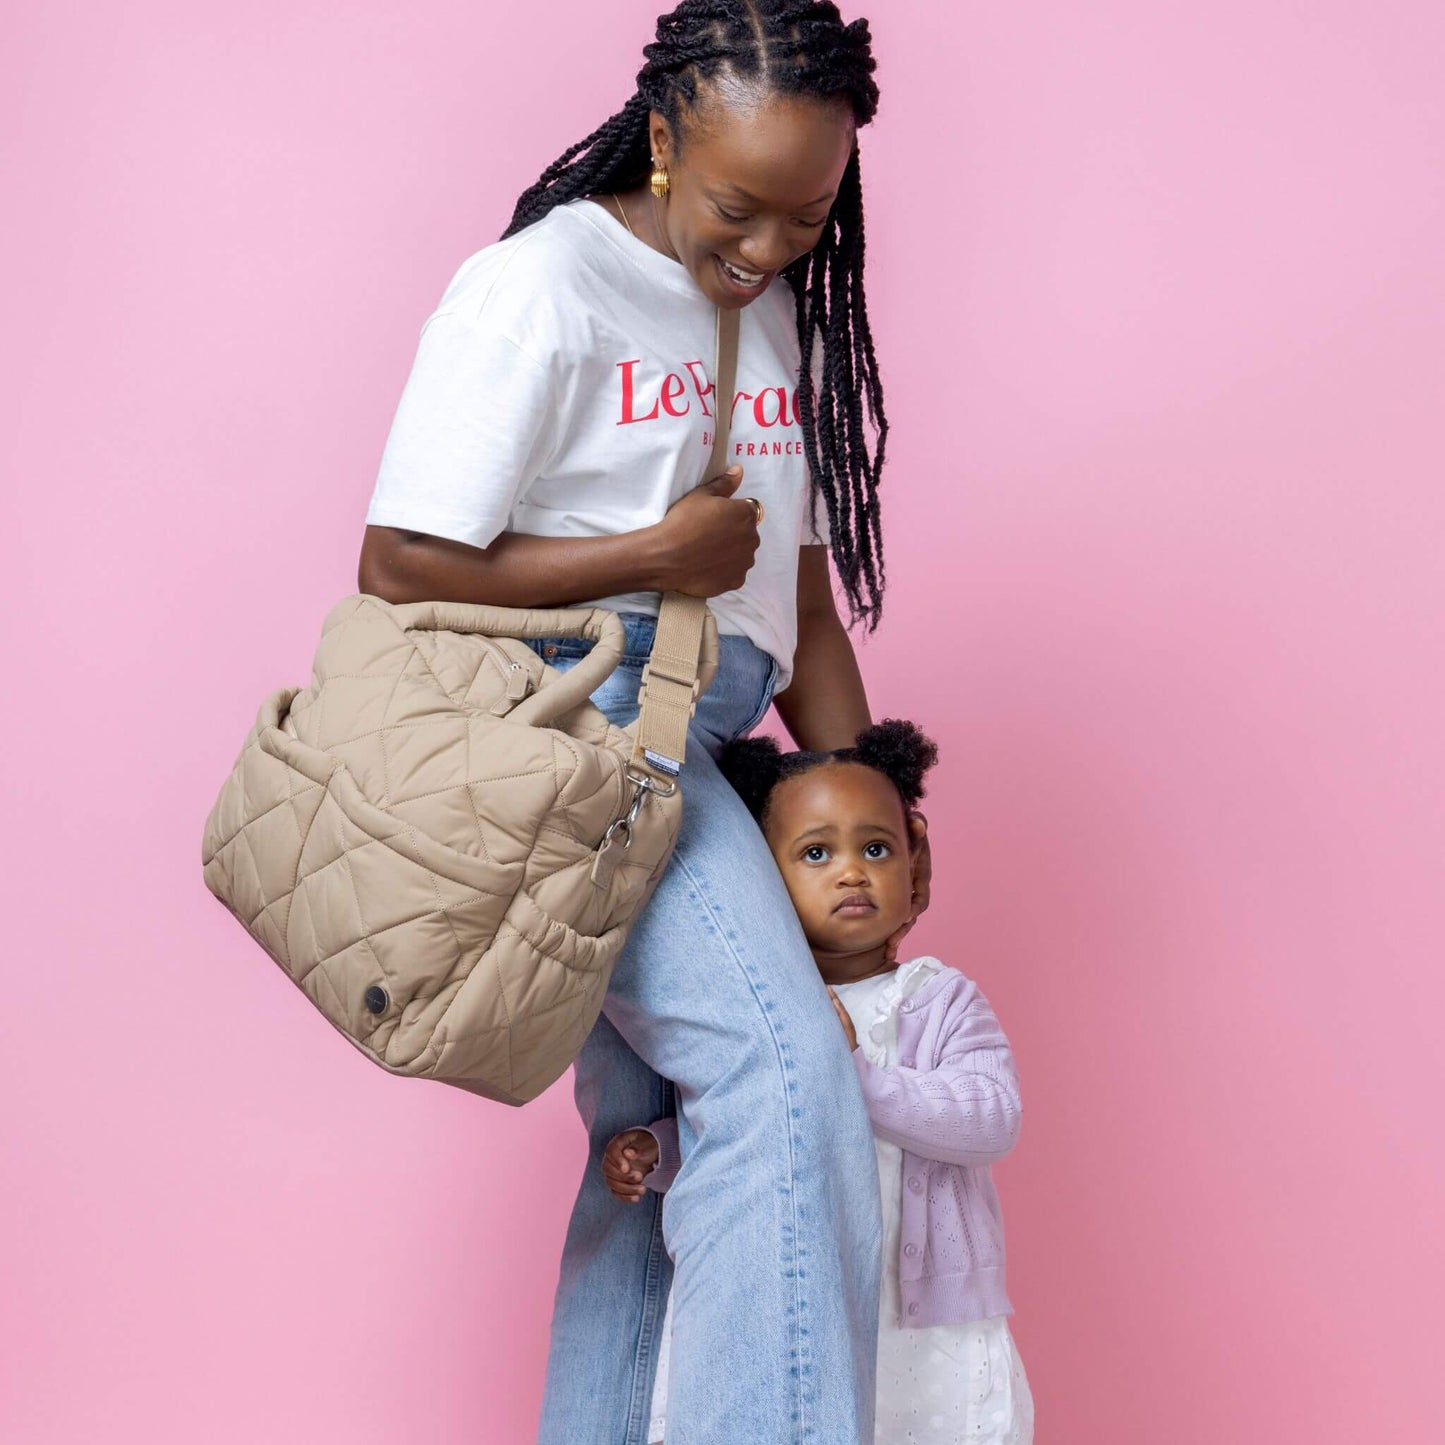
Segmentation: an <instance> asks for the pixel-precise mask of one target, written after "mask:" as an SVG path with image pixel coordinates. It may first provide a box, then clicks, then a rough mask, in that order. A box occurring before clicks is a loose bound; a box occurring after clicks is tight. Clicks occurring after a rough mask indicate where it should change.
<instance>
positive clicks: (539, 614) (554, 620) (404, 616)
mask: <svg viewBox="0 0 1445 1445" xmlns="http://www.w3.org/2000/svg"><path fill="white" fill-rule="evenodd" d="M388 611H389V613H390V615H391V620H392V621H393V622H394V623H395V624H396V625H397V627H399V628H400V629H401V630H402V632H403V633H405V632H408V631H409V630H410V629H412V628H419V629H421V630H422V631H427V632H470V633H477V634H479V635H481V636H483V637H504V638H505V637H517V638H524V637H588V638H591V639H592V642H593V646H592V647H591V649H590V650H589V651H588V652H587V655H586V656H585V657H583V658H582V659H581V660H580V661H579V662H578V663H577V665H576V666H575V667H570V668H568V669H567V671H566V672H564V673H562V674H561V676H559V677H558V678H557V679H556V680H555V681H554V682H553V683H552V685H551V686H550V687H544V688H542V689H541V690H540V691H538V692H534V693H533V694H532V695H531V696H530V697H528V698H526V699H524V700H523V701H522V702H520V703H518V704H517V706H516V707H515V708H513V709H512V711H511V712H510V713H509V714H508V718H509V719H510V720H511V721H512V722H517V723H522V724H524V725H526V726H528V727H544V726H546V725H547V724H548V723H550V722H551V721H552V720H553V719H554V718H558V717H561V716H562V714H563V713H565V712H570V711H571V710H572V709H573V708H575V707H580V706H581V705H582V704H583V703H584V702H586V701H587V699H588V698H589V697H591V696H592V694H593V693H594V692H596V691H597V689H598V688H599V687H601V686H602V684H603V683H604V682H606V681H607V679H608V678H609V677H611V676H612V674H613V672H614V671H615V670H616V668H617V664H618V663H619V662H621V661H622V654H623V651H624V650H625V648H626V646H627V635H626V633H625V632H624V631H623V629H622V620H621V618H619V617H618V615H617V614H616V613H615V612H612V611H609V610H608V609H607V608H606V607H559V608H553V609H549V610H536V609H533V608H519V607H493V606H491V605H490V604H488V603H475V602H444V601H437V602H404V603H400V604H397V605H394V606H390V607H388Z"/></svg>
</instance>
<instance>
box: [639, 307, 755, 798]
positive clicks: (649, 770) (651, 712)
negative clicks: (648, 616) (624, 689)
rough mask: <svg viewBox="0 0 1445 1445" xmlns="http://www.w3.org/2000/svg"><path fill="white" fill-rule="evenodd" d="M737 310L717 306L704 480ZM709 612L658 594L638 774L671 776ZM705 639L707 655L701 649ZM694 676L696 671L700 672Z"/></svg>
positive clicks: (712, 663)
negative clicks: (710, 426) (710, 432)
mask: <svg viewBox="0 0 1445 1445" xmlns="http://www.w3.org/2000/svg"><path fill="white" fill-rule="evenodd" d="M741 315H742V313H741V312H740V311H737V310H733V309H726V310H725V309H724V308H723V307H721V306H720V307H718V312H717V362H716V365H715V366H714V368H713V393H712V394H713V410H714V412H715V414H716V415H715V417H714V422H715V425H714V429H713V441H712V454H711V456H709V458H708V463H707V471H706V473H705V474H704V480H705V481H712V479H713V478H714V477H716V476H718V475H719V474H720V473H721V472H723V471H724V470H726V468H727V464H728V441H729V433H730V431H731V429H732V414H733V389H734V385H735V383H736V381H737V372H738V323H739V320H740V318H741ZM711 620H712V614H711V612H710V611H709V610H708V605H707V599H706V598H705V597H689V596H688V595H687V594H686V593H683V592H664V593H663V594H662V607H661V609H660V611H659V612H658V616H657V635H656V636H655V637H654V639H653V643H652V655H651V657H650V658H649V659H648V661H647V666H646V667H645V668H644V669H643V671H642V687H641V689H640V691H639V692H638V695H637V696H638V702H639V703H640V704H641V709H642V710H641V713H640V715H639V717H638V720H637V746H636V747H635V748H634V749H633V754H632V762H633V767H634V768H635V769H639V770H641V771H642V773H643V775H644V776H648V777H652V776H655V775H656V774H658V773H661V774H664V775H665V776H666V777H669V778H675V777H676V776H677V775H678V774H679V773H680V772H681V771H682V760H683V757H684V756H685V755H686V752H687V725H688V723H689V722H690V721H691V719H692V715H693V713H694V711H695V710H696V709H697V699H698V696H699V695H700V694H701V693H702V691H703V689H704V688H705V687H706V686H707V685H708V683H710V682H711V681H712V675H713V672H714V671H716V668H717V656H716V653H717V641H716V638H717V628H716V625H713V626H712V627H709V626H708V624H709V622H711ZM705 640H706V641H710V642H711V644H712V646H711V653H712V655H711V656H707V655H705V653H704V642H705ZM700 674H702V675H701V676H700Z"/></svg>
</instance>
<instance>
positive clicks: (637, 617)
mask: <svg viewBox="0 0 1445 1445" xmlns="http://www.w3.org/2000/svg"><path fill="white" fill-rule="evenodd" d="M617 616H618V619H619V620H620V621H621V623H622V634H623V639H624V640H623V644H622V662H621V664H620V666H622V667H634V668H639V669H640V668H641V667H642V666H643V664H644V663H645V662H646V661H647V659H648V658H649V657H651V656H652V644H653V641H654V640H655V639H656V637H657V617H656V616H655V615H654V614H653V613H651V612H619V613H618V614H617ZM721 640H722V639H719V641H721ZM738 644H744V645H745V646H747V647H750V648H753V649H754V650H755V651H757V650H759V649H757V648H755V647H754V644H753V643H751V642H749V641H748V639H747V638H745V637H733V636H729V638H728V639H727V647H726V649H725V651H726V652H729V653H730V652H733V651H734V650H735V648H736V646H737V645H738ZM528 645H529V646H530V647H531V648H532V650H533V651H534V652H535V653H537V654H538V655H539V656H541V657H542V658H543V659H545V660H546V661H547V662H557V661H576V659H577V658H579V657H586V656H587V654H588V653H589V652H591V651H592V639H591V638H589V637H541V638H537V639H535V640H534V641H532V642H530V643H529V644H528Z"/></svg>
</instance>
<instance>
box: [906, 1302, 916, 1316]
mask: <svg viewBox="0 0 1445 1445" xmlns="http://www.w3.org/2000/svg"><path fill="white" fill-rule="evenodd" d="M908 1313H909V1314H911V1315H916V1314H917V1313H918V1306H917V1305H916V1304H912V1305H909V1306H908Z"/></svg>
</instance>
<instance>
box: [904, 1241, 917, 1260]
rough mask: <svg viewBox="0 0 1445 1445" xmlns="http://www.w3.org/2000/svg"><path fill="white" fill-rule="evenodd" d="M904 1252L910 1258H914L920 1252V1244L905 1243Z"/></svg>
mask: <svg viewBox="0 0 1445 1445" xmlns="http://www.w3.org/2000/svg"><path fill="white" fill-rule="evenodd" d="M903 1252H904V1254H906V1255H907V1256H908V1257H909V1259H912V1258H913V1256H914V1255H915V1254H917V1253H918V1246H917V1245H916V1244H905V1245H904V1246H903Z"/></svg>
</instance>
